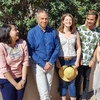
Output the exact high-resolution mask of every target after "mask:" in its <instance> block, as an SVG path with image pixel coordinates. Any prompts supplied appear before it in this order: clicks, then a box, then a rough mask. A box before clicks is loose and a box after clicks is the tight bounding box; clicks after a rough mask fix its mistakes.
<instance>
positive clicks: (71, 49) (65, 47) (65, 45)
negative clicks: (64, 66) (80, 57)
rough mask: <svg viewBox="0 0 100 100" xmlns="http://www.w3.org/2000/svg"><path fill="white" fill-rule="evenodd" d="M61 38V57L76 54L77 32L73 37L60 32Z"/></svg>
mask: <svg viewBox="0 0 100 100" xmlns="http://www.w3.org/2000/svg"><path fill="white" fill-rule="evenodd" d="M59 39H60V52H59V57H68V56H76V51H75V42H76V33H74V36H73V37H72V38H69V39H67V38H65V37H64V36H63V33H61V32H59Z"/></svg>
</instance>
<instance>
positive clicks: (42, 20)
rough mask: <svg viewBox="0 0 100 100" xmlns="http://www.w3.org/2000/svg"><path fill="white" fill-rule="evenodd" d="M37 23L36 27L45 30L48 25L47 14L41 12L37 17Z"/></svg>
mask: <svg viewBox="0 0 100 100" xmlns="http://www.w3.org/2000/svg"><path fill="white" fill-rule="evenodd" d="M37 22H38V25H39V26H40V27H41V28H42V29H43V30H45V29H46V26H47V24H48V14H46V13H45V12H41V13H39V14H38V15H37Z"/></svg>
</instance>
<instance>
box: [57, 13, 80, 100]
mask: <svg viewBox="0 0 100 100" xmlns="http://www.w3.org/2000/svg"><path fill="white" fill-rule="evenodd" d="M58 31H59V32H58V33H59V34H58V36H59V39H60V52H59V56H58V59H57V61H56V67H57V68H58V69H60V68H61V67H62V66H63V65H75V66H74V68H75V69H77V68H78V66H79V61H80V55H81V45H80V37H79V34H78V32H77V31H76V27H75V21H74V18H73V16H72V15H71V14H69V13H66V14H63V15H62V17H61V25H60V27H59V28H58ZM59 85H60V86H59V91H60V95H61V97H62V100H66V88H67V87H68V92H69V95H70V99H71V100H75V99H76V87H75V79H74V80H72V81H70V82H65V81H63V80H62V79H61V78H60V77H59Z"/></svg>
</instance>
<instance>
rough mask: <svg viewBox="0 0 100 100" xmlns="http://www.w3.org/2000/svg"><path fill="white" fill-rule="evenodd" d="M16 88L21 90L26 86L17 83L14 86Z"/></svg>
mask: <svg viewBox="0 0 100 100" xmlns="http://www.w3.org/2000/svg"><path fill="white" fill-rule="evenodd" d="M14 87H15V88H16V89H17V90H21V89H22V88H23V87H24V86H22V85H21V83H16V84H15V85H14Z"/></svg>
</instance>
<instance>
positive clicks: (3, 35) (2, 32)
mask: <svg viewBox="0 0 100 100" xmlns="http://www.w3.org/2000/svg"><path fill="white" fill-rule="evenodd" d="M10 31H11V26H10V25H9V24H4V25H3V26H2V27H0V42H3V43H6V44H11V37H10V35H9V33H10Z"/></svg>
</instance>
